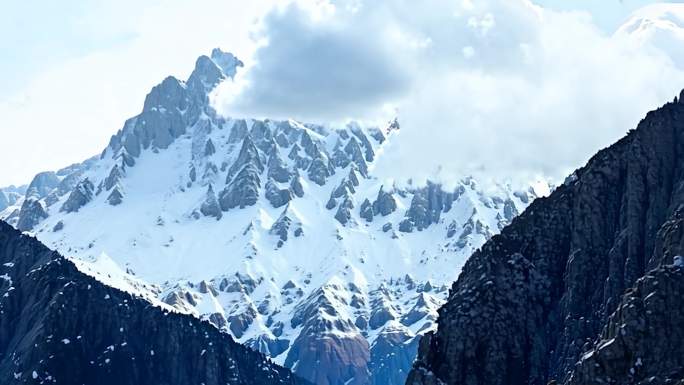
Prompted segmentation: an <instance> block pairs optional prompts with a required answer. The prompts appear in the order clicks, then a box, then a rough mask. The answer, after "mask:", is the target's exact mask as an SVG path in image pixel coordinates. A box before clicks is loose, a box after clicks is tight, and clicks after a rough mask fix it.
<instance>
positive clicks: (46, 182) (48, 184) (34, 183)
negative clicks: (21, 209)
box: [26, 171, 60, 199]
mask: <svg viewBox="0 0 684 385" xmlns="http://www.w3.org/2000/svg"><path fill="white" fill-rule="evenodd" d="M59 182H60V181H59V178H58V177H57V175H56V174H55V173H54V172H53V171H44V172H41V173H38V174H36V176H34V177H33V180H31V183H30V184H29V186H28V189H27V190H26V195H27V196H33V197H36V198H39V199H40V198H43V197H45V196H47V195H48V194H49V193H50V192H51V191H52V190H53V189H55V188H56V187H57V186H59Z"/></svg>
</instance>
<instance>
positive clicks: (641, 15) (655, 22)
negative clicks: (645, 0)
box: [616, 3, 684, 68]
mask: <svg viewBox="0 0 684 385" xmlns="http://www.w3.org/2000/svg"><path fill="white" fill-rule="evenodd" d="M616 35H618V36H624V37H627V38H629V39H631V40H633V41H635V42H636V43H637V44H639V45H641V46H649V47H651V48H655V49H658V50H661V51H663V52H664V53H667V54H668V56H669V57H670V58H672V60H673V61H674V62H675V64H676V65H677V66H678V67H680V68H684V51H683V50H682V49H681V47H682V44H684V4H672V3H662V4H652V5H648V6H645V7H643V8H640V9H638V10H637V11H635V12H634V13H633V14H632V15H631V16H630V17H629V18H628V19H627V21H626V22H625V23H624V24H623V25H622V26H621V27H620V28H618V30H617V32H616Z"/></svg>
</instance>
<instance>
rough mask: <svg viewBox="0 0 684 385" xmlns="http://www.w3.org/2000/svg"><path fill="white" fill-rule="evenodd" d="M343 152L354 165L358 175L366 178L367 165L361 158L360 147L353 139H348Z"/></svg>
mask: <svg viewBox="0 0 684 385" xmlns="http://www.w3.org/2000/svg"><path fill="white" fill-rule="evenodd" d="M344 152H345V153H346V154H347V155H348V156H349V158H350V160H351V161H352V162H354V164H356V167H357V168H358V171H359V173H360V174H361V175H362V176H363V177H364V178H365V177H368V164H367V163H366V160H365V159H364V157H363V152H362V150H361V146H360V145H359V142H358V141H357V140H356V138H355V137H352V138H351V139H349V142H347V145H346V146H345V147H344Z"/></svg>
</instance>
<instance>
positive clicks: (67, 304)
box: [0, 222, 302, 385]
mask: <svg viewBox="0 0 684 385" xmlns="http://www.w3.org/2000/svg"><path fill="white" fill-rule="evenodd" d="M0 263H1V265H0V271H1V272H2V275H0V294H2V296H0V383H2V384H21V383H31V384H33V383H70V384H86V383H89V384H94V383H97V384H117V385H118V384H131V385H133V384H169V385H170V384H190V383H193V384H194V383H204V384H255V385H256V384H259V385H261V384H297V383H302V382H299V381H298V380H297V379H295V378H294V377H293V376H292V374H291V373H290V372H289V371H288V370H286V369H283V368H280V367H278V366H276V365H274V364H272V363H270V362H269V361H268V360H267V359H266V357H265V356H264V355H263V354H261V353H257V352H255V351H252V350H251V349H248V348H246V347H243V346H241V345H239V344H237V343H235V342H234V341H233V340H232V338H231V337H230V336H229V335H227V334H225V333H222V332H220V331H219V330H218V329H216V328H215V327H214V326H212V325H210V324H209V323H207V322H204V321H200V320H198V319H196V318H194V317H191V316H187V315H181V314H178V313H175V312H170V311H169V310H164V309H161V308H155V307H154V306H151V304H150V303H148V302H147V301H145V300H143V299H140V298H136V297H134V296H132V295H130V294H128V293H125V292H122V291H119V290H116V289H113V288H110V287H107V286H104V285H103V284H101V283H100V282H98V281H96V280H95V279H93V278H91V277H89V276H86V275H84V274H82V273H81V272H79V271H78V270H77V269H76V267H75V266H74V265H73V264H72V263H71V262H70V261H68V260H66V259H64V258H63V257H61V256H60V255H59V254H57V253H55V252H52V251H50V250H49V249H48V248H47V247H45V246H43V245H42V244H40V243H39V242H38V241H36V240H35V239H34V238H31V237H28V236H24V235H21V234H20V233H19V232H18V231H17V230H15V229H13V228H12V227H10V226H9V225H8V224H6V223H4V222H0Z"/></svg>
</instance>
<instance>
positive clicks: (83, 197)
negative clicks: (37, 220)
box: [60, 178, 95, 213]
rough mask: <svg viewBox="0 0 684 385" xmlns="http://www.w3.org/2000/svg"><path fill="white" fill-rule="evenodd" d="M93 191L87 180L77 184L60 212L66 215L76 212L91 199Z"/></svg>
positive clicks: (93, 188)
mask: <svg viewBox="0 0 684 385" xmlns="http://www.w3.org/2000/svg"><path fill="white" fill-rule="evenodd" d="M94 190H95V186H93V183H92V182H91V181H89V180H88V178H86V179H84V180H82V181H80V182H78V184H77V185H76V186H75V187H74V189H73V190H72V191H71V194H69V197H68V198H67V200H66V202H64V204H63V205H62V207H61V208H60V210H61V211H64V212H66V213H72V212H75V211H78V210H79V209H80V208H81V207H83V206H85V205H86V204H87V203H88V202H90V201H91V200H92V199H93V195H94V192H95V191H94Z"/></svg>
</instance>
